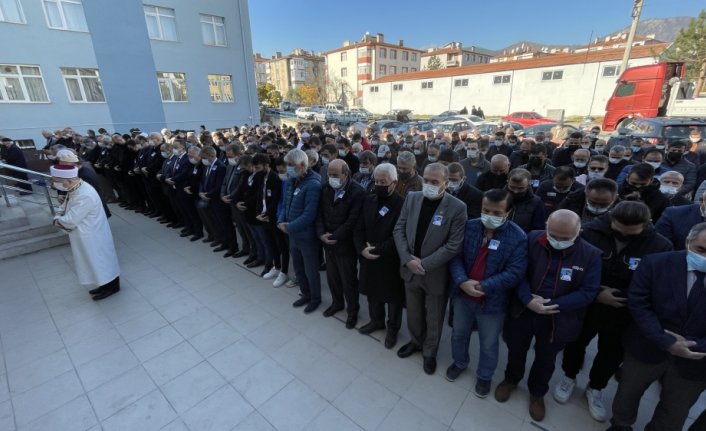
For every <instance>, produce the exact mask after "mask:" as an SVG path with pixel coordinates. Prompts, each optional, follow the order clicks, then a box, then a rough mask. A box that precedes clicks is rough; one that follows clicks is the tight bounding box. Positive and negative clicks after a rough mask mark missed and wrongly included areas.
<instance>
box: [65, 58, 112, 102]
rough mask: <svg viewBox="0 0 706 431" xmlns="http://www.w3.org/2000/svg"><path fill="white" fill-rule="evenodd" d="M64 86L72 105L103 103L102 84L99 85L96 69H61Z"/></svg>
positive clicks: (99, 79) (99, 80)
mask: <svg viewBox="0 0 706 431" xmlns="http://www.w3.org/2000/svg"><path fill="white" fill-rule="evenodd" d="M61 74H62V75H63V76H64V84H66V91H67V93H68V94H69V100H70V101H71V102H74V103H100V102H105V95H104V94H103V84H101V78H100V75H98V69H84V68H73V67H62V68H61Z"/></svg>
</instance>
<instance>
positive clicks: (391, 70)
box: [390, 66, 397, 75]
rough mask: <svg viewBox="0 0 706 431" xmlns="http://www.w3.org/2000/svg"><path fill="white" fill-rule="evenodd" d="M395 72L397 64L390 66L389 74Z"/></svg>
mask: <svg viewBox="0 0 706 431" xmlns="http://www.w3.org/2000/svg"><path fill="white" fill-rule="evenodd" d="M395 73H397V66H390V75H394V74H395Z"/></svg>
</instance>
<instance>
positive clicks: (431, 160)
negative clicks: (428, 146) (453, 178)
mask: <svg viewBox="0 0 706 431" xmlns="http://www.w3.org/2000/svg"><path fill="white" fill-rule="evenodd" d="M428 158H429V161H430V162H435V161H437V160H438V159H439V157H438V156H429V157H428Z"/></svg>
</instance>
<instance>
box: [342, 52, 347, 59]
mask: <svg viewBox="0 0 706 431" xmlns="http://www.w3.org/2000/svg"><path fill="white" fill-rule="evenodd" d="M346 60H348V52H347V51H343V52H342V53H341V61H346Z"/></svg>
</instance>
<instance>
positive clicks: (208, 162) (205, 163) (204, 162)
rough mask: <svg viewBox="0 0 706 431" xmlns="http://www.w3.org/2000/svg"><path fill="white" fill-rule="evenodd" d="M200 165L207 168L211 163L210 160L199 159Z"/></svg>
mask: <svg viewBox="0 0 706 431" xmlns="http://www.w3.org/2000/svg"><path fill="white" fill-rule="evenodd" d="M201 163H203V164H204V166H208V165H210V164H211V161H210V160H208V159H201Z"/></svg>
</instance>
